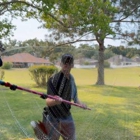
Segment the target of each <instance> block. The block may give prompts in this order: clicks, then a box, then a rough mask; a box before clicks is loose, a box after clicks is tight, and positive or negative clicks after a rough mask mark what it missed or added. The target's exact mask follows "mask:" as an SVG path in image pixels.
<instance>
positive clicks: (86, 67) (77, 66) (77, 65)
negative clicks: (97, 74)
mask: <svg viewBox="0 0 140 140" xmlns="http://www.w3.org/2000/svg"><path fill="white" fill-rule="evenodd" d="M95 67H96V66H95V65H80V64H74V68H84V69H88V68H95Z"/></svg>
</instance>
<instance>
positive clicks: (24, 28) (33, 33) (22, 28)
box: [12, 19, 120, 46]
mask: <svg viewBox="0 0 140 140" xmlns="http://www.w3.org/2000/svg"><path fill="white" fill-rule="evenodd" d="M13 24H14V25H16V27H17V29H16V30H15V31H14V37H12V39H16V40H18V41H25V40H29V39H34V38H37V39H39V40H44V39H45V34H47V30H46V29H41V28H39V29H38V27H39V26H41V24H40V23H39V22H38V21H37V20H34V19H30V20H28V21H26V22H23V21H21V20H18V19H17V20H14V21H13ZM94 44H97V43H96V42H95V43H94ZM108 44H109V45H113V46H119V45H120V41H115V40H105V46H107V45H108Z"/></svg>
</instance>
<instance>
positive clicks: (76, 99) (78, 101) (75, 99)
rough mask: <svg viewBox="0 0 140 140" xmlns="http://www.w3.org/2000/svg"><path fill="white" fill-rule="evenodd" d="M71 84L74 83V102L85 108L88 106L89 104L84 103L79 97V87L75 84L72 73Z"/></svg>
mask: <svg viewBox="0 0 140 140" xmlns="http://www.w3.org/2000/svg"><path fill="white" fill-rule="evenodd" d="M71 85H72V99H73V101H74V103H78V104H80V105H81V106H83V107H84V108H87V105H86V104H84V103H82V102H81V101H80V100H79V98H78V94H77V87H76V84H75V80H74V77H73V76H72V75H71Z"/></svg>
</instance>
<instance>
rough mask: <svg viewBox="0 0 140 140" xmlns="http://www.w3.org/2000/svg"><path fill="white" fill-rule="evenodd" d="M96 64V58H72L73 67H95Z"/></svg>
mask: <svg viewBox="0 0 140 140" xmlns="http://www.w3.org/2000/svg"><path fill="white" fill-rule="evenodd" d="M97 65H98V60H94V59H88V58H81V59H75V60H74V67H75V68H95V67H97Z"/></svg>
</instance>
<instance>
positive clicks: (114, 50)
mask: <svg viewBox="0 0 140 140" xmlns="http://www.w3.org/2000/svg"><path fill="white" fill-rule="evenodd" d="M4 47H5V49H6V51H5V52H4V53H3V54H2V55H7V56H9V55H13V54H16V53H21V52H27V53H30V54H32V55H34V56H37V57H41V58H49V60H50V61H51V62H53V63H55V61H56V60H57V59H58V58H60V56H61V55H62V54H63V53H72V54H73V55H74V57H75V59H79V58H91V59H92V58H93V59H96V60H98V55H99V53H98V48H99V46H98V45H94V46H93V45H92V46H91V45H89V44H81V45H80V46H79V47H76V46H74V45H68V44H66V45H63V46H56V44H54V43H53V42H48V41H42V40H38V39H31V40H26V41H23V42H21V41H17V40H10V41H9V42H8V43H4ZM116 54H117V55H122V56H124V57H128V58H132V57H134V56H140V49H138V48H134V47H124V46H117V47H115V46H108V47H105V51H104V60H106V59H108V58H110V57H112V56H114V55H116Z"/></svg>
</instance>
